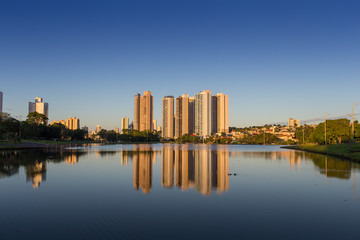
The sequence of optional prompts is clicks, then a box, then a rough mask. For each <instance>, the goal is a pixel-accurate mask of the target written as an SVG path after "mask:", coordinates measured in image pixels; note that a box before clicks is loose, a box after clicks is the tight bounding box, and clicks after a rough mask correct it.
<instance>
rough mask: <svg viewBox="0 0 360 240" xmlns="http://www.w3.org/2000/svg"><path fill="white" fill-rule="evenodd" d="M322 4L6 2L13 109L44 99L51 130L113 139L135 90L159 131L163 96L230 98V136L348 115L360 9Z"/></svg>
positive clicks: (9, 106)
mask: <svg viewBox="0 0 360 240" xmlns="http://www.w3.org/2000/svg"><path fill="white" fill-rule="evenodd" d="M20 2H21V1H20ZM321 2H322V1H315V2H314V1H302V2H301V3H299V4H296V7H294V4H293V3H291V2H284V1H276V0H275V1H271V2H268V1H257V2H252V1H244V2H243V1H239V2H236V1H230V2H229V4H223V3H222V2H219V1H206V2H204V1H196V2H193V3H191V4H190V3H187V2H175V3H167V2H164V1H151V3H150V2H148V3H143V4H140V5H138V4H136V3H131V2H126V3H125V2H124V3H116V2H108V3H102V4H94V3H93V2H91V3H90V2H88V3H87V4H86V5H87V11H81V9H82V8H83V4H81V3H80V2H76V3H74V2H72V3H71V4H69V2H67V1H62V2H61V3H39V2H32V3H30V2H27V1H22V2H21V4H20V3H19V4H15V3H12V2H7V3H4V4H3V5H2V7H1V9H0V16H1V19H2V20H3V22H6V23H7V24H6V26H4V29H3V39H2V41H3V44H2V45H1V46H0V51H1V52H2V58H1V59H0V66H1V71H0V81H1V89H0V91H2V92H3V93H4V99H3V111H4V112H9V113H11V115H12V116H20V115H21V116H22V118H23V119H24V118H25V117H26V115H27V106H26V102H28V101H29V99H33V98H34V97H35V96H42V97H43V98H44V99H46V101H47V102H48V103H49V104H50V105H51V113H50V115H49V121H53V120H57V119H64V118H65V117H67V116H75V115H76V116H78V117H79V118H80V119H82V123H83V124H84V125H87V126H89V127H90V128H91V129H94V128H95V125H97V124H101V125H102V126H103V127H104V128H105V129H114V128H115V127H119V126H120V124H121V118H122V117H123V116H125V115H126V116H130V118H131V116H132V112H133V108H132V104H131V99H132V97H133V94H134V93H136V92H142V91H144V90H151V91H152V94H153V96H154V106H156V107H154V119H156V120H157V121H158V122H160V121H161V107H160V106H161V97H162V96H166V95H173V96H179V95H180V94H181V93H187V94H189V95H194V94H195V93H197V92H199V91H200V90H202V89H212V91H214V92H226V93H227V94H229V96H230V97H231V103H230V104H229V112H230V116H229V118H230V122H229V125H230V126H237V127H242V126H250V125H263V124H266V123H277V122H286V120H287V119H288V117H289V116H293V117H294V118H296V119H300V120H302V119H313V118H319V117H321V116H323V114H324V112H326V113H328V114H329V116H331V115H333V116H341V115H346V114H348V113H350V112H351V103H352V102H360V100H359V98H358V97H357V89H358V88H359V87H360V85H359V77H360V70H359V68H358V62H359V61H360V59H359V56H360V48H359V45H358V42H359V40H360V31H359V25H358V24H357V23H358V22H359V21H360V19H359V18H360V16H359V14H358V13H357V11H356V9H358V8H359V6H360V3H358V2H357V1H332V0H329V1H326V4H323V3H321ZM344 2H345V3H344ZM52 4H55V5H56V7H53V5H52ZM204 6H206V7H204ZM230 6H231V7H230ZM31 9H37V11H31ZM59 9H61V11H59ZM184 13H188V14H187V15H186V18H184ZM94 16H98V17H96V18H95V17H94ZM155 16H156V17H155ZM304 16H306V17H304ZM15 19H16V20H15ZM149 19H151V21H149ZM80 29H81V31H79V30H80ZM70 36H71V37H70ZM35 83H36V84H35ZM70 86H71V87H70ZM124 86H126V87H124ZM335 86H336V87H335ZM350 86H351V87H350ZM339 93H346V94H342V95H341V98H339V97H335V96H338V94H339ZM339 99H340V100H339ZM64 109H66V111H65V110H64ZM114 109H116V111H114ZM355 111H356V112H357V113H358V112H359V108H357V109H355ZM99 116H101V119H100V117H99Z"/></svg>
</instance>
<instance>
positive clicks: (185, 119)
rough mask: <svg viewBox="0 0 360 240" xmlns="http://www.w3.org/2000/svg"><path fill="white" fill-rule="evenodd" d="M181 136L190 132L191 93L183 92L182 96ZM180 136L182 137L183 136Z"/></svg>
mask: <svg viewBox="0 0 360 240" xmlns="http://www.w3.org/2000/svg"><path fill="white" fill-rule="evenodd" d="M181 99H182V101H181V117H182V125H181V136H182V135H184V134H188V133H189V95H187V94H183V95H182V96H181ZM181 136H180V137H181Z"/></svg>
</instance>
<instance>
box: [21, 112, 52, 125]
mask: <svg viewBox="0 0 360 240" xmlns="http://www.w3.org/2000/svg"><path fill="white" fill-rule="evenodd" d="M47 120H48V118H47V117H46V116H45V115H44V114H41V113H38V112H32V113H29V114H28V115H27V118H26V122H27V123H29V124H45V123H46V121H47Z"/></svg>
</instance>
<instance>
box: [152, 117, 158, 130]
mask: <svg viewBox="0 0 360 240" xmlns="http://www.w3.org/2000/svg"><path fill="white" fill-rule="evenodd" d="M156 129H157V121H156V120H155V119H154V120H153V130H154V131H156Z"/></svg>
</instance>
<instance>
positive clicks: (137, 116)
mask: <svg viewBox="0 0 360 240" xmlns="http://www.w3.org/2000/svg"><path fill="white" fill-rule="evenodd" d="M133 129H134V130H136V131H140V94H139V93H137V94H135V96H134V121H133Z"/></svg>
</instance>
